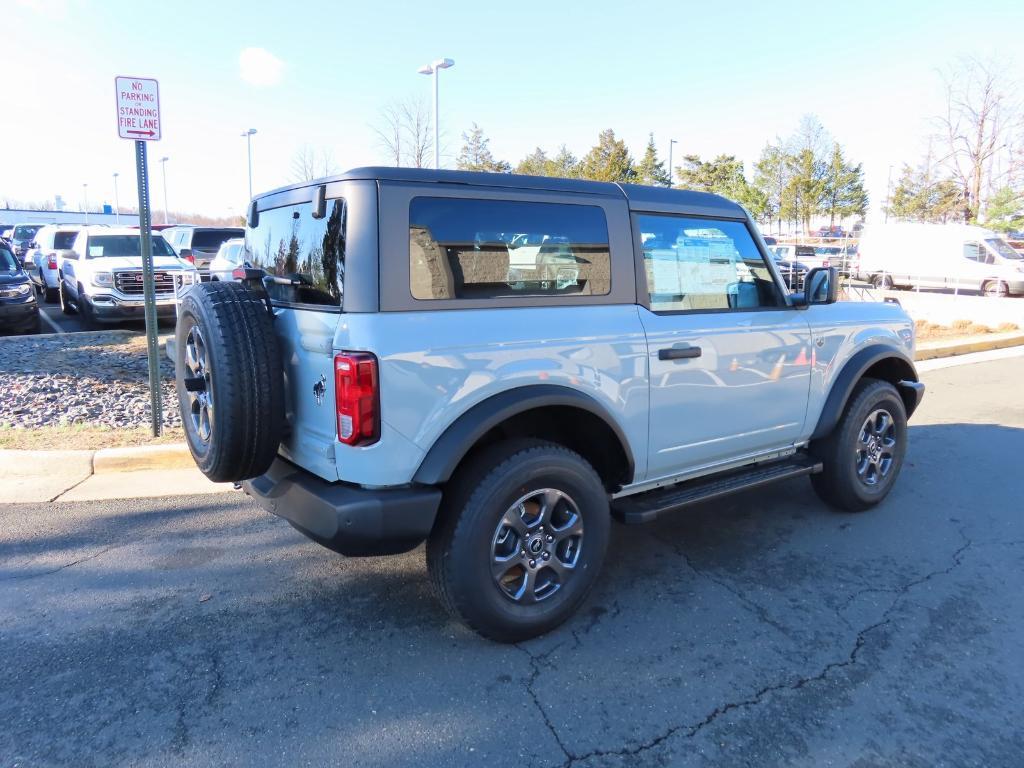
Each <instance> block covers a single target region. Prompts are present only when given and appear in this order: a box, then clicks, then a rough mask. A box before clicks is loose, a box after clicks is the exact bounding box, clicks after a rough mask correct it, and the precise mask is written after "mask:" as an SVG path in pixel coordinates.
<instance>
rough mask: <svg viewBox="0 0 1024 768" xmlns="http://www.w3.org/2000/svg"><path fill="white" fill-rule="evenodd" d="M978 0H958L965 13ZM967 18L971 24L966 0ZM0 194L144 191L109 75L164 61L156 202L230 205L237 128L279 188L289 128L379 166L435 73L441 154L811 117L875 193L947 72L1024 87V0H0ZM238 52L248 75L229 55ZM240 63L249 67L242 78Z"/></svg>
mask: <svg viewBox="0 0 1024 768" xmlns="http://www.w3.org/2000/svg"><path fill="white" fill-rule="evenodd" d="M968 8H969V10H968ZM968 14H969V16H970V20H969V21H968V20H967V19H966V18H965V17H966V16H967V15H968ZM0 16H2V17H3V23H4V28H5V41H6V44H5V58H4V60H3V63H2V64H0V92H2V93H4V94H5V96H6V103H7V104H8V105H9V107H8V110H7V111H6V113H5V114H4V116H3V118H0V200H2V199H4V197H8V198H12V199H21V200H26V199H27V200H43V199H52V198H53V196H54V194H61V195H62V196H63V197H64V198H65V200H66V201H67V202H68V204H69V206H72V207H74V206H77V205H78V204H79V203H80V202H81V199H82V184H83V183H87V184H88V185H89V192H88V194H89V200H90V202H91V203H95V202H97V201H99V200H106V201H110V202H112V200H113V182H112V174H113V172H115V171H117V172H119V173H120V174H121V176H120V193H121V201H122V203H123V204H125V203H127V202H129V201H131V202H134V197H133V196H134V194H135V193H134V165H133V155H132V146H131V143H130V142H127V141H123V140H120V139H118V138H117V133H116V119H115V110H114V77H115V75H119V74H121V75H134V76H145V77H155V78H158V79H159V80H160V89H161V102H162V104H161V106H162V112H163V124H164V139H163V141H161V142H159V143H156V144H153V145H151V146H150V153H151V154H150V159H151V173H152V174H153V181H154V187H153V190H152V192H153V198H154V203H155V205H156V207H160V206H161V205H162V198H163V193H162V188H161V186H160V183H161V177H160V172H159V164H158V163H156V162H155V161H156V160H158V159H159V158H160V157H161V156H164V155H166V156H168V157H169V158H170V159H169V160H168V162H167V164H166V168H167V184H168V196H169V198H170V206H171V208H172V209H177V210H192V211H197V212H204V213H209V214H225V213H241V212H242V211H244V209H245V205H246V202H247V201H246V197H247V180H246V157H245V139H243V138H242V137H241V136H240V134H241V132H242V130H243V129H246V128H249V127H253V128H256V129H257V130H258V133H257V135H256V136H255V137H254V139H253V163H254V188H255V189H256V190H257V191H258V190H264V189H269V188H272V187H275V186H280V185H282V184H285V183H289V182H290V181H291V180H292V179H291V171H290V164H291V160H292V157H293V156H294V154H295V152H296V150H297V149H298V148H299V147H300V146H301V145H303V144H308V145H310V146H312V147H314V148H317V149H327V150H329V151H330V152H331V153H332V154H333V156H334V160H335V162H336V164H337V165H338V166H339V167H340V168H342V169H344V168H349V167H354V166H358V165H365V164H372V163H378V162H383V161H385V159H386V158H385V155H384V153H383V151H382V150H381V148H380V147H379V143H378V141H377V139H376V137H375V135H374V132H373V126H374V125H375V124H378V123H379V122H380V121H379V113H380V109H381V107H382V106H384V105H385V104H386V103H387V102H389V101H391V100H394V99H400V98H405V97H408V96H416V95H422V97H423V98H424V99H428V98H429V94H430V78H427V77H423V76H422V75H418V74H416V69H417V68H418V67H419V66H420V65H422V64H424V63H427V62H429V61H431V60H433V59H435V58H437V57H440V56H447V57H450V58H452V59H454V60H455V62H456V65H455V67H454V68H452V69H449V70H447V71H444V72H443V73H442V75H441V127H442V131H443V134H444V136H443V138H442V145H443V148H444V149H445V150H446V153H445V157H443V162H447V163H448V164H453V163H454V158H455V155H456V154H457V152H458V149H459V146H460V144H461V141H460V134H461V132H462V131H464V130H466V129H467V128H468V127H469V126H470V124H471V123H472V122H474V121H475V122H477V123H478V124H480V126H481V127H483V128H484V130H485V132H486V133H487V135H488V136H489V137H490V138H491V148H492V150H493V151H494V153H495V154H496V155H497V156H499V157H502V158H505V159H507V160H509V161H510V162H512V163H513V164H515V163H516V162H517V161H518V160H519V159H520V158H521V157H522V156H524V155H525V154H527V153H528V152H529V151H531V150H532V149H533V148H534V147H535V146H538V145H539V146H542V147H544V148H546V149H548V150H551V151H553V150H555V149H557V147H558V146H559V145H560V144H562V143H565V144H567V145H568V147H569V148H570V149H571V150H572V151H573V152H575V153H576V154H577V155H582V154H584V153H585V152H586V151H587V149H588V148H589V147H590V146H591V145H592V144H593V143H594V141H595V140H596V137H597V134H598V132H599V131H600V130H602V129H604V128H613V129H614V130H615V131H616V133H617V134H619V135H620V136H621V137H622V138H624V139H625V140H626V142H627V143H628V144H629V146H630V148H631V149H632V150H633V153H634V155H639V154H640V153H641V152H642V150H643V146H644V144H645V142H646V140H647V134H648V133H649V132H651V131H653V132H654V134H655V140H656V141H657V143H658V147H659V150H660V151H661V152H662V153H663V154H664V153H666V152H667V146H668V140H669V139H670V138H674V139H676V140H677V141H678V144H677V145H676V148H675V153H676V158H677V159H678V158H679V156H681V155H682V154H686V153H697V154H701V155H705V156H709V155H715V154H718V153H722V152H724V153H729V154H736V155H737V156H739V157H740V158H741V159H743V160H744V161H746V163H747V165H748V168H749V167H750V165H751V164H752V163H753V161H754V160H756V158H757V156H758V154H759V152H760V150H761V147H763V145H764V143H765V142H766V141H767V140H769V139H772V138H773V137H775V136H776V135H782V136H785V135H788V134H789V133H791V132H792V131H793V130H794V129H795V127H796V124H797V122H798V120H799V118H800V116H801V115H802V114H804V113H808V112H810V113H814V114H816V115H817V116H818V117H819V118H820V120H821V121H822V122H823V123H824V125H825V127H826V128H827V129H829V131H830V132H831V133H832V134H833V136H834V137H835V138H836V139H837V140H839V141H840V142H841V143H842V144H843V145H844V146H845V147H846V149H847V151H848V154H849V155H850V156H851V157H852V158H853V159H854V160H856V161H860V162H863V163H864V166H865V170H866V172H867V180H868V185H869V190H870V192H871V195H872V203H873V206H877V205H878V204H879V203H880V202H881V201H882V199H883V198H884V196H885V187H886V177H887V173H888V167H889V165H890V164H895V165H897V169H896V170H894V175H895V174H896V173H897V172H898V165H899V164H900V163H901V162H903V161H904V160H916V159H917V158H918V157H919V155H920V154H922V153H923V151H924V148H925V137H926V136H927V134H928V133H929V131H931V130H932V127H931V125H930V123H929V118H930V117H931V116H933V115H935V114H936V113H938V112H939V111H940V110H941V109H942V81H941V79H940V76H939V71H940V70H941V69H942V68H944V67H947V66H949V65H951V64H953V63H954V62H955V60H956V58H957V57H958V56H966V55H973V56H977V57H982V58H987V59H993V58H994V59H998V60H1000V61H1002V62H1004V63H1005V65H1006V67H1007V71H1008V74H1009V75H1010V76H1011V77H1013V78H1015V79H1016V80H1018V82H1024V69H1022V61H1024V52H1020V30H1021V29H1022V28H1024V4H1022V3H1020V2H1019V0H1018V1H1017V2H1010V1H1009V0H1006V1H1003V0H988V1H987V2H985V1H980V2H975V3H972V4H969V5H965V4H964V3H962V2H948V1H947V2H934V0H933V1H932V2H902V1H900V0H890V1H889V2H873V1H870V0H869V1H867V2H861V3H858V4H856V5H853V4H844V5H843V6H840V5H839V4H834V5H826V4H821V3H810V2H776V3H765V2H757V3H753V2H751V3H744V2H733V3H680V2H646V3H645V2H636V1H634V2H630V3H623V2H615V3H607V2H586V3H584V2H580V3H575V2H571V3H570V2H563V3H555V2H551V1H550V0H549V1H548V2H532V1H524V0H519V1H518V2H515V3H481V2H465V1H464V0H457V1H455V2H434V3H426V2H421V3H405V2H388V1H387V0H379V2H376V3H366V2H360V3H354V2H322V3H317V2H310V1H308V0H307V1H306V2H291V3H269V2H254V1H250V2H244V3H242V2H239V3H235V2H209V0H207V2H182V1H180V0H177V1H176V2H173V3H160V4H157V3H146V2H136V3H132V2H123V1H122V0H105V1H104V2H85V0H3V11H2V14H0ZM246 49H257V50H256V52H255V53H253V52H252V51H250V53H248V54H246V55H245V57H244V60H245V62H246V71H245V72H244V73H243V71H242V67H241V64H240V57H242V52H243V51H244V50H246ZM243 74H244V75H245V76H246V77H243Z"/></svg>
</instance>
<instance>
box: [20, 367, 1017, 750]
mask: <svg viewBox="0 0 1024 768" xmlns="http://www.w3.org/2000/svg"><path fill="white" fill-rule="evenodd" d="M924 378H925V381H926V382H927V384H928V387H929V391H928V394H927V396H926V398H925V401H924V404H923V406H922V408H921V410H920V412H919V414H918V415H917V416H916V417H915V418H914V420H913V421H912V427H911V429H910V435H911V448H910V452H909V454H908V464H907V466H906V467H905V469H904V472H903V475H902V477H901V478H900V481H899V483H898V485H897V487H896V489H895V491H894V493H893V494H892V496H891V497H890V498H889V500H888V501H887V502H886V503H885V504H883V505H882V506H881V507H879V508H877V509H875V510H873V511H870V512H867V513H863V514H858V515H844V514H839V513H835V512H832V511H830V510H829V509H827V508H826V507H825V506H824V505H822V504H821V503H820V502H819V501H818V500H817V498H816V497H815V496H814V495H813V493H812V492H811V489H810V486H809V484H808V483H807V482H806V481H805V480H800V481H794V482H791V483H787V484H785V485H779V486H777V487H774V488H771V489H768V490H761V491H756V492H751V493H747V494H744V495H741V496H737V497H734V498H732V499H729V500H727V501H724V502H718V503H714V504H708V505H705V506H701V507H698V508H694V509H691V510H690V511H688V512H684V513H680V514H678V515H676V516H674V517H668V518H666V519H663V520H661V521H659V522H657V523H655V524H653V525H650V526H646V527H631V528H626V527H622V526H616V527H615V528H614V529H613V534H614V535H613V538H612V543H611V547H610V551H609V554H608V560H607V563H606V566H605V570H604V573H603V578H602V581H601V583H600V584H599V586H598V587H597V589H596V590H595V592H594V593H593V595H592V596H591V598H590V599H589V600H588V602H587V603H586V604H585V605H584V607H583V609H582V610H581V612H580V613H579V615H578V616H577V617H576V618H575V619H574V620H572V621H570V622H569V623H568V624H567V625H565V626H564V627H562V628H560V629H558V630H556V631H554V632H552V633H551V634H550V635H548V636H545V637H543V638H540V639H537V640H533V641H530V642H527V643H523V644H520V645H518V646H501V645H495V644H493V643H490V642H487V641H485V640H482V639H480V638H478V637H476V636H475V635H473V634H471V633H469V632H468V631H466V630H464V629H463V628H462V627H460V626H459V625H457V624H455V623H453V622H451V621H450V620H449V619H448V618H447V617H446V615H445V614H444V613H443V611H442V610H441V608H440V606H439V605H438V603H437V602H436V601H435V600H434V598H433V597H432V595H431V594H430V590H429V588H428V584H427V579H426V576H425V572H424V565H423V553H422V550H417V551H415V552H413V553H410V554H408V555H404V556H400V557H392V558H374V559H346V558H343V557H340V556H337V555H334V554H332V553H330V552H328V551H327V550H324V549H321V548H319V547H317V546H316V545H315V544H313V543H311V542H309V541H307V540H306V539H304V538H303V537H302V536H300V535H299V534H298V533H296V532H295V531H293V530H292V529H291V528H290V527H289V526H288V525H287V524H286V523H284V522H282V521H280V520H278V519H277V518H274V517H272V516H270V515H267V514H265V513H263V512H262V511H261V510H259V509H258V508H257V507H256V506H255V505H253V504H251V503H249V502H248V501H247V500H246V499H245V497H243V496H241V495H238V494H234V493H231V494H222V495H219V496H193V497H177V498H167V499H149V500H132V501H114V502H112V501H104V502H91V503H74V504H70V503H69V504H40V505H0V579H2V580H3V581H2V586H0V647H2V650H3V654H2V656H3V664H2V666H0V722H2V723H3V727H0V765H5V766H12V765H51V764H60V763H73V764H76V765H119V764H129V763H130V764H133V765H174V766H181V765H210V764H216V765H223V764H233V765H289V766H291V765H323V764H333V765H344V766H431V767H434V766H462V765H469V766H473V765H480V766H526V765H528V766H565V765H574V766H588V767H593V766H622V767H625V766H666V765H673V766H674V765H680V766H739V765H752V766H775V765H793V766H808V767H810V766H859V767H866V766H883V765H884V766H890V765H899V766H975V765H976V766H986V767H991V766H1019V765H1021V763H1022V755H1024V729H1022V728H1021V720H1022V715H1024V665H1022V661H1024V651H1022V649H1024V590H1022V589H1021V583H1022V578H1021V576H1022V568H1024V516H1022V515H1021V511H1022V508H1024V507H1022V502H1021V498H1022V491H1024V480H1022V475H1024V473H1022V472H1021V469H1020V466H1021V464H1020V462H1021V456H1024V397H1022V394H1021V382H1022V381H1024V357H1020V356H1017V357H1010V358H1005V359H996V360H993V361H991V362H985V363H980V364H974V365H962V366H959V367H952V368H943V369H939V370H929V371H927V372H926V373H925V374H924Z"/></svg>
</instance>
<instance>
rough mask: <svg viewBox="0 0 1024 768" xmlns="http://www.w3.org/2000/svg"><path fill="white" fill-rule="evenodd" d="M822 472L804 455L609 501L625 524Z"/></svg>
mask: <svg viewBox="0 0 1024 768" xmlns="http://www.w3.org/2000/svg"><path fill="white" fill-rule="evenodd" d="M817 472H821V462H820V461H814V460H812V459H810V458H807V457H805V456H797V457H794V458H792V459H789V460H786V461H780V462H774V463H772V464H759V465H756V466H753V467H747V468H745V469H740V470H737V471H734V472H730V473H728V474H724V475H710V476H708V477H701V478H698V479H696V480H689V481H687V482H684V483H677V484H675V485H670V486H668V487H666V488H659V489H658V490H654V491H648V492H647V493H638V494H637V495H635V496H626V497H624V498H621V499H618V500H616V501H615V502H614V503H613V504H612V513H613V514H614V515H615V517H616V518H618V519H619V520H620V521H621V522H623V523H626V524H628V525H633V524H636V523H649V522H651V521H652V520H654V519H656V518H657V517H658V515H660V514H661V513H662V512H670V511H674V510H677V509H681V508H683V507H688V506H690V505H691V504H699V503H700V502H703V501H711V500H712V499H718V498H721V497H722V496H728V495H729V494H731V493H736V492H738V491H746V490H749V489H751V488H760V487H761V486H763V485H768V484H769V483H775V482H778V481H779V480H788V479H789V478H791V477H801V476H803V475H813V474H815V473H817Z"/></svg>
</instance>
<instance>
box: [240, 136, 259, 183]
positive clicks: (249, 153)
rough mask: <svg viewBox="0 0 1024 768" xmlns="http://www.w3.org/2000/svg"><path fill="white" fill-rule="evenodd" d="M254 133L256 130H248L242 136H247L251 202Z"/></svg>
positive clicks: (246, 148) (246, 146) (246, 145)
mask: <svg viewBox="0 0 1024 768" xmlns="http://www.w3.org/2000/svg"><path fill="white" fill-rule="evenodd" d="M254 133H256V129H255V128H250V129H249V130H247V131H245V132H244V133H242V134H241V135H242V136H245V150H246V153H247V154H248V156H249V199H250V200H252V137H253V134H254Z"/></svg>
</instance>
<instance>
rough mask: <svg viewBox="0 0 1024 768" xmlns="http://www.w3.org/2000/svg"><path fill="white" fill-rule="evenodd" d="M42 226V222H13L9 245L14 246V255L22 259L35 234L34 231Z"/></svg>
mask: <svg viewBox="0 0 1024 768" xmlns="http://www.w3.org/2000/svg"><path fill="white" fill-rule="evenodd" d="M42 228H43V225H42V224H15V225H14V229H13V230H12V231H11V245H12V246H13V248H14V255H15V256H17V257H18V258H19V259H21V260H22V261H24V260H25V254H26V253H28V248H29V244H30V243H31V242H32V240H33V239H34V238H35V236H36V232H38V231H39V230H40V229H42Z"/></svg>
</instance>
